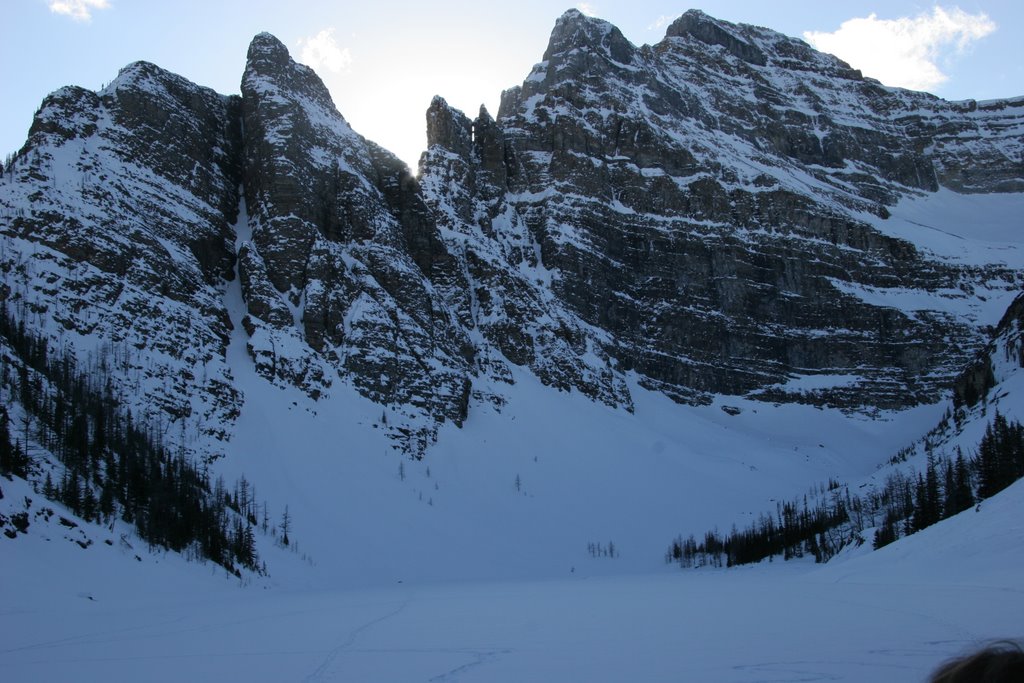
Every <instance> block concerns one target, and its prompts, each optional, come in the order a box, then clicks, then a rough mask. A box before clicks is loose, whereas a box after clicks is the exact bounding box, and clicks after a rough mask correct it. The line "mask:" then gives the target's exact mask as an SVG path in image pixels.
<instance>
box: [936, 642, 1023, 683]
mask: <svg viewBox="0 0 1024 683" xmlns="http://www.w3.org/2000/svg"><path fill="white" fill-rule="evenodd" d="M928 681H929V683H1024V650H1021V647H1020V645H1018V644H1017V643H1014V642H1011V641H1002V642H998V643H993V644H991V645H989V646H988V647H986V648H984V649H982V650H978V651H977V652H972V653H971V654H969V655H964V656H963V657H959V658H957V659H953V660H950V661H948V662H946V663H945V664H943V665H942V666H940V667H939V668H938V669H936V670H935V672H934V673H933V674H932V677H931V678H929V679H928Z"/></svg>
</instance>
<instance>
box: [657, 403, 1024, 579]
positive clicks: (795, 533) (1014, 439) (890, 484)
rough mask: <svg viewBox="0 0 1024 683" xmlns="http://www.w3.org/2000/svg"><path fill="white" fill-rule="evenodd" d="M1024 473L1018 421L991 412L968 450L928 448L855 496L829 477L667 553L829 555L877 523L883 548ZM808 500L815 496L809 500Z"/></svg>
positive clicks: (704, 562)
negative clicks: (743, 522) (969, 453)
mask: <svg viewBox="0 0 1024 683" xmlns="http://www.w3.org/2000/svg"><path fill="white" fill-rule="evenodd" d="M1022 477H1024V427H1022V426H1021V424H1020V423H1019V422H1016V421H1010V420H1007V419H1006V417H1005V416H1004V415H1001V414H1000V413H999V412H996V414H995V417H994V418H993V420H992V421H991V422H990V423H989V424H988V426H987V427H986V430H985V434H984V436H983V437H982V439H981V443H980V444H979V445H978V449H977V453H976V455H974V456H973V457H969V458H968V457H965V456H964V455H963V452H962V451H961V450H960V449H959V448H958V449H957V453H956V457H955V458H954V457H946V456H935V455H934V454H932V453H931V452H929V454H928V460H927V465H926V467H925V470H924V472H918V473H917V475H916V476H913V475H907V474H904V473H903V472H900V471H896V472H894V473H892V474H890V475H889V476H888V477H887V478H886V481H885V484H884V486H882V488H881V489H880V490H872V491H869V492H867V493H864V494H862V495H853V494H851V493H850V490H849V487H846V486H841V485H840V484H839V483H838V482H835V481H830V482H829V485H828V489H827V490H825V489H824V487H821V490H820V493H819V495H816V496H814V495H812V497H811V500H809V499H808V497H807V496H804V497H803V500H802V501H800V500H799V499H798V500H793V501H789V502H784V503H779V504H777V506H776V511H775V514H765V513H763V514H761V515H760V517H759V518H758V520H757V521H756V522H753V523H752V524H750V525H749V526H747V527H746V528H744V529H738V528H736V527H735V526H733V528H732V529H731V531H730V532H729V533H728V534H724V535H723V534H721V533H719V532H718V530H717V529H716V530H713V531H708V532H705V534H704V536H703V538H701V539H700V540H698V539H697V538H695V537H694V536H693V535H692V534H691V535H690V536H688V537H687V538H685V539H684V538H683V537H682V536H678V537H676V539H675V540H673V541H672V543H671V545H670V546H669V548H668V551H667V552H666V554H665V561H666V562H670V563H671V562H675V563H677V564H679V566H681V567H684V568H688V567H702V566H713V567H722V566H728V567H731V566H735V565H741V564H751V563H755V562H760V561H762V560H765V559H770V558H773V557H781V558H782V559H784V560H790V559H793V558H798V557H805V556H810V557H814V559H815V561H816V562H827V561H828V560H829V559H831V558H832V557H833V556H834V555H835V554H836V553H838V552H839V551H840V550H841V549H842V548H843V547H845V546H847V545H848V544H850V543H859V542H860V539H861V538H862V536H861V532H863V531H864V530H866V529H871V528H874V529H875V535H874V539H873V545H874V547H875V548H881V547H883V546H885V545H888V544H889V543H892V542H893V541H895V540H896V539H898V538H901V537H903V536H907V535H909V534H912V533H915V532H917V531H920V530H922V529H925V528H927V527H929V526H931V525H932V524H935V523H936V522H939V521H941V520H943V519H946V518H948V517H952V516H953V515H955V514H957V513H960V512H963V511H964V510H967V509H969V508H970V507H971V506H973V505H975V503H977V502H978V501H980V500H983V499H985V498H989V497H991V496H993V495H995V494H996V493H998V492H999V491H1002V490H1003V489H1005V488H1006V487H1007V486H1009V485H1010V484H1012V483H1013V482H1015V481H1016V480H1018V479H1020V478H1022ZM812 501H813V502H812Z"/></svg>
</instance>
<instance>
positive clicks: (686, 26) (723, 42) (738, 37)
mask: <svg viewBox="0 0 1024 683" xmlns="http://www.w3.org/2000/svg"><path fill="white" fill-rule="evenodd" d="M746 30H749V29H747V27H742V26H738V25H736V24H730V23H728V22H724V21H718V20H717V19H714V18H712V17H710V16H708V15H707V14H705V13H704V12H702V11H700V10H689V11H687V12H686V13H685V14H683V15H682V16H681V17H679V18H678V19H676V20H675V21H674V22H672V23H671V24H669V27H668V29H667V30H666V31H665V37H666V38H674V37H682V36H689V37H693V38H695V39H697V40H699V41H700V42H702V43H705V44H708V45H720V46H722V47H724V48H726V49H727V50H728V51H729V53H730V54H732V55H734V56H736V57H739V58H740V59H742V60H743V61H745V62H749V63H750V64H756V65H757V66H765V65H766V64H767V63H768V58H767V57H766V56H765V54H764V52H762V51H761V50H760V49H759V48H758V47H757V46H755V45H754V44H752V43H751V42H749V41H748V40H746V39H745V38H744V37H743V33H745V32H746Z"/></svg>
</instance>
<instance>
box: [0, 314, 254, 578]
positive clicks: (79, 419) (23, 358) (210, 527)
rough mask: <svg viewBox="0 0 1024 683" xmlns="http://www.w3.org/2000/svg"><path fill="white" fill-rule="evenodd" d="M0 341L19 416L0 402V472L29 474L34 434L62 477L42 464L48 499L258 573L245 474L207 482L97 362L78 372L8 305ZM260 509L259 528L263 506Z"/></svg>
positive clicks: (0, 377)
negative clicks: (139, 415)
mask: <svg viewBox="0 0 1024 683" xmlns="http://www.w3.org/2000/svg"><path fill="white" fill-rule="evenodd" d="M0 340H3V341H6V344H7V346H8V347H9V348H10V349H11V351H12V352H13V355H14V358H15V362H13V363H12V362H7V361H6V355H5V354H3V353H0V358H3V360H2V361H0V363H2V367H0V387H2V390H3V391H5V392H6V393H7V395H8V396H9V397H10V398H11V399H12V400H16V401H17V403H18V404H20V405H21V407H22V410H23V411H24V414H25V415H24V418H23V419H20V420H18V422H19V423H20V424H12V421H11V418H10V415H9V412H8V410H7V408H6V406H3V407H0V474H3V475H5V476H11V475H13V476H18V477H22V478H26V479H27V478H29V475H30V474H31V473H32V467H33V463H32V458H31V457H30V453H29V443H30V440H31V441H32V442H33V443H34V444H37V445H38V447H40V448H42V449H45V450H46V451H48V452H49V453H52V454H53V455H54V456H56V458H57V459H58V460H59V461H60V462H61V463H62V464H63V474H62V475H60V478H59V480H56V481H54V480H53V478H52V477H51V475H50V473H49V471H47V473H46V476H45V481H44V482H42V485H41V489H40V487H39V486H38V485H37V491H39V492H40V493H41V494H42V495H43V496H45V497H46V498H49V499H51V500H55V501H59V502H61V503H63V504H64V505H66V506H67V507H68V508H70V509H71V510H72V511H73V512H74V513H75V514H77V515H78V516H80V517H82V518H83V519H85V520H87V521H95V522H99V523H108V524H109V523H112V521H113V520H114V519H115V518H118V517H119V518H120V519H123V520H124V521H125V522H128V523H130V524H132V525H134V527H135V529H136V530H137V532H138V534H139V536H140V537H141V538H142V539H143V540H145V541H146V542H147V543H149V544H150V545H151V546H158V547H162V548H166V549H169V550H173V551H177V552H191V553H195V554H197V555H198V556H200V557H202V558H205V559H209V560H212V561H213V562H216V563H217V564H219V565H222V566H223V567H225V568H226V569H227V570H228V571H231V572H233V573H236V574H239V573H240V572H239V569H238V567H239V566H240V567H244V568H246V569H249V570H252V571H256V572H260V571H261V567H260V563H259V557H258V555H257V551H256V542H255V535H254V530H253V527H254V526H255V525H256V524H257V509H258V506H257V503H256V499H255V492H254V491H253V490H252V489H251V487H250V486H249V484H248V482H246V481H245V479H244V478H243V479H242V480H241V481H240V482H238V483H236V484H235V486H234V487H233V490H232V491H229V490H227V488H226V486H225V484H224V482H223V480H222V479H220V478H218V479H217V480H216V481H215V482H214V483H213V485H211V482H210V478H209V476H208V474H207V472H206V470H205V468H200V467H197V466H196V464H195V463H193V462H191V460H190V459H188V458H187V457H185V455H183V454H181V453H178V454H175V453H172V452H171V450H170V449H169V448H168V447H167V446H166V444H165V443H164V442H163V439H162V437H161V435H160V434H159V433H157V432H155V431H154V430H153V429H152V428H151V427H150V426H149V425H146V424H140V423H138V422H136V421H135V420H133V418H132V415H131V413H130V412H129V411H128V410H126V409H125V408H123V407H122V406H121V405H120V403H119V402H118V400H117V398H116V397H115V396H114V394H113V390H112V383H111V381H110V380H109V374H108V373H107V372H106V371H105V369H104V367H103V366H102V364H101V365H100V367H98V368H96V369H94V370H93V371H92V372H90V373H84V372H80V371H79V370H78V369H77V368H76V365H75V362H74V360H73V359H72V358H70V357H69V356H68V355H67V354H57V353H53V352H52V351H51V349H50V348H49V345H48V342H47V339H46V338H45V337H41V336H38V335H36V334H33V333H32V332H30V331H28V330H26V328H25V325H24V322H20V321H16V320H14V319H13V317H12V316H10V315H9V314H8V311H7V308H6V305H5V306H4V308H3V310H2V312H0ZM39 472H41V470H39ZM37 479H38V478H37ZM37 483H38V482H37ZM263 516H264V527H265V526H266V519H265V518H266V506H265V505H264V506H263Z"/></svg>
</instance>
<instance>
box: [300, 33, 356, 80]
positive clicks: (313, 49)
mask: <svg viewBox="0 0 1024 683" xmlns="http://www.w3.org/2000/svg"><path fill="white" fill-rule="evenodd" d="M299 45H300V46H301V47H302V54H301V55H299V61H300V62H302V63H303V64H307V65H309V66H311V67H313V68H314V69H317V70H319V69H320V68H321V67H323V68H324V69H327V70H328V71H333V72H334V73H338V72H340V71H341V70H342V69H345V68H346V67H348V66H349V65H350V64H351V63H352V53H351V52H349V49H348V48H347V47H346V48H341V47H338V43H337V41H335V40H334V27H333V26H331V27H330V28H325V29H324V30H323V31H320V33H318V34H316V35H315V36H312V37H310V38H303V39H300V40H299Z"/></svg>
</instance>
